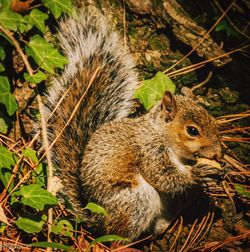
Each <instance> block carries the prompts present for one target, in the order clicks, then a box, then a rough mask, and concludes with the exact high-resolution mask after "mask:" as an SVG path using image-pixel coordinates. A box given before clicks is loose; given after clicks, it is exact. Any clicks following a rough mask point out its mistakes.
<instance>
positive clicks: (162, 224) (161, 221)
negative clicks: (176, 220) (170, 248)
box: [154, 218, 170, 236]
mask: <svg viewBox="0 0 250 252" xmlns="http://www.w3.org/2000/svg"><path fill="white" fill-rule="evenodd" d="M169 224H170V223H169V221H167V220H166V219H165V218H158V219H157V220H156V222H155V227H154V235H156V236H158V235H162V234H163V233H164V232H165V231H166V229H167V228H168V226H169Z"/></svg>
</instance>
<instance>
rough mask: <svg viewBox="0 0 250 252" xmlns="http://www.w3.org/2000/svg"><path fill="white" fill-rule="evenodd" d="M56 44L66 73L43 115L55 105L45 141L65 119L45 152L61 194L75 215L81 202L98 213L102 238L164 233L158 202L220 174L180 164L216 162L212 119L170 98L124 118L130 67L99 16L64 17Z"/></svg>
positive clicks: (54, 85) (132, 80)
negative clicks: (96, 206)
mask: <svg viewBox="0 0 250 252" xmlns="http://www.w3.org/2000/svg"><path fill="white" fill-rule="evenodd" d="M58 38H59V42H60V46H61V47H62V49H63V52H64V54H65V55H66V57H67V58H68V65H67V66H66V68H65V70H64V71H63V73H62V74H61V76H59V77H55V78H54V79H53V80H52V81H51V86H50V88H49V91H48V106H47V107H48V109H49V110H53V109H54V108H55V106H56V105H57V103H58V102H59V103H58V105H57V106H58V107H57V110H56V112H55V113H54V114H53V115H52V117H51V118H50V120H49V123H48V128H49V132H50V140H51V142H52V141H53V140H54V139H55V137H56V136H58V134H59V133H60V131H61V130H62V128H63V127H64V126H65V124H66V123H67V122H68V121H69V120H70V122H69V123H68V125H67V127H66V128H65V130H64V131H63V132H62V134H61V136H60V137H59V138H58V140H57V141H56V142H55V144H54V146H53V149H52V151H53V155H54V163H55V165H56V166H57V167H58V168H57V169H58V171H57V176H58V177H59V178H60V180H61V183H62V185H63V187H64V188H63V192H64V194H65V195H66V196H67V198H68V199H69V201H70V203H71V204H72V206H73V208H74V211H75V213H77V214H81V213H82V212H83V211H84V210H83V209H84V206H85V205H84V204H85V202H87V201H91V202H95V203H97V204H99V205H100V206H102V207H104V209H105V210H106V211H107V213H108V215H107V216H105V217H103V220H102V228H103V230H104V232H105V233H116V234H119V235H121V236H124V237H127V238H129V239H130V240H135V239H136V238H138V237H139V236H140V235H141V234H142V233H144V232H145V231H147V230H151V229H153V230H154V232H155V233H156V234H159V233H161V232H162V231H163V230H164V229H166V227H167V226H168V225H169V220H168V219H167V218H166V217H165V213H166V212H167V211H168V205H167V203H168V202H165V201H166V200H165V196H167V197H173V196H175V195H179V194H182V193H184V192H186V191H187V190H188V189H189V188H192V187H193V186H194V185H195V184H202V183H203V182H204V181H209V180H210V179H211V180H212V178H210V177H209V176H208V175H209V174H217V172H218V169H214V168H213V167H207V166H205V167H201V166H196V165H192V166H190V165H187V163H186V160H196V158H197V157H198V156H199V157H204V158H208V159H216V160H219V159H220V158H221V157H222V151H221V144H220V137H219V133H218V127H217V124H216V121H215V119H214V118H213V117H212V116H211V115H210V114H209V113H208V112H207V111H206V110H205V109H204V108H203V107H202V106H200V105H198V104H197V103H196V102H195V101H194V100H193V99H191V98H189V97H184V96H181V95H172V94H171V93H169V92H166V93H165V94H164V96H163V97H162V100H161V102H159V103H157V104H156V105H155V106H154V107H153V108H152V109H151V110H150V111H149V112H148V113H146V114H144V115H141V116H138V117H135V118H131V117H129V115H130V114H131V111H132V109H133V107H134V103H133V94H134V92H135V89H136V86H137V84H138V75H137V72H136V70H135V63H134V61H133V58H132V56H131V54H130V53H129V52H128V51H127V49H125V47H124V46H123V42H122V40H121V38H120V37H119V35H118V33H117V32H116V31H114V30H113V29H112V28H110V26H109V24H108V22H107V20H106V18H105V17H103V16H102V15H101V14H98V15H93V14H89V13H87V12H86V11H85V12H79V13H78V16H74V17H68V18H67V19H65V20H63V21H61V22H60V25H59V32H58ZM65 92H66V95H65V97H64V98H63V99H61V97H62V96H63V94H64V93H65ZM60 99H61V100H60ZM75 108H77V109H75ZM74 110H75V111H74ZM72 113H74V114H73V116H72ZM71 117H72V118H71ZM203 173H204V175H202V174H203Z"/></svg>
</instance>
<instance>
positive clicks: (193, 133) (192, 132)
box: [187, 126, 199, 137]
mask: <svg viewBox="0 0 250 252" xmlns="http://www.w3.org/2000/svg"><path fill="white" fill-rule="evenodd" d="M187 133H188V135H190V136H192V137H196V136H199V131H198V129H197V128H195V127H193V126H188V127H187Z"/></svg>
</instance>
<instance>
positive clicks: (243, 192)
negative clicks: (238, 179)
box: [233, 184, 250, 198]
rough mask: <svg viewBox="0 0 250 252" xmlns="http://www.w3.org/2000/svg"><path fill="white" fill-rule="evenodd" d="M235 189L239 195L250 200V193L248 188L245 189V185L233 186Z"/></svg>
mask: <svg viewBox="0 0 250 252" xmlns="http://www.w3.org/2000/svg"><path fill="white" fill-rule="evenodd" d="M233 185H234V188H235V190H236V192H237V193H239V194H241V195H243V196H245V197H247V198H250V191H249V190H247V189H246V187H244V186H243V185H240V184H233Z"/></svg>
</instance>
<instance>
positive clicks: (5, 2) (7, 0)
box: [0, 0, 10, 9]
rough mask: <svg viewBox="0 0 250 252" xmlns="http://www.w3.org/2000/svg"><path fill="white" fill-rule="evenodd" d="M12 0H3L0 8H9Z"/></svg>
mask: <svg viewBox="0 0 250 252" xmlns="http://www.w3.org/2000/svg"><path fill="white" fill-rule="evenodd" d="M9 7H10V0H1V3H0V9H4V8H9Z"/></svg>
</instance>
